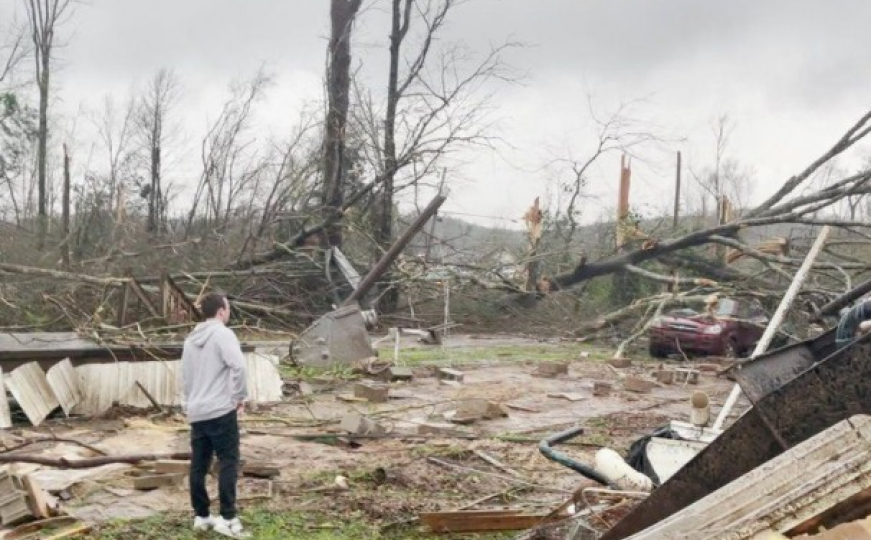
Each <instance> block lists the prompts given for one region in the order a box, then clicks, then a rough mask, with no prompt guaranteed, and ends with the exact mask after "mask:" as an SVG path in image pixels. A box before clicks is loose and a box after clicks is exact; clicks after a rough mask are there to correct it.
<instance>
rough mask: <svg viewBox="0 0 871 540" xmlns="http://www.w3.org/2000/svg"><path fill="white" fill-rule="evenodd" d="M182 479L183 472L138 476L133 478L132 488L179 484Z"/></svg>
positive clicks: (147, 488) (141, 488)
mask: <svg viewBox="0 0 871 540" xmlns="http://www.w3.org/2000/svg"><path fill="white" fill-rule="evenodd" d="M183 481H184V474H181V473H169V474H153V475H147V476H140V477H137V478H134V479H133V488H134V489H139V490H149V489H157V488H161V487H169V486H180V485H181V484H182V482H183Z"/></svg>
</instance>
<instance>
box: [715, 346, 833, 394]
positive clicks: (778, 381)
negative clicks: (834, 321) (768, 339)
mask: <svg viewBox="0 0 871 540" xmlns="http://www.w3.org/2000/svg"><path fill="white" fill-rule="evenodd" d="M833 352H835V329H832V330H829V331H828V332H826V333H825V334H822V335H821V336H819V337H817V338H814V339H812V340H807V341H803V342H801V343H795V344H793V345H788V346H786V347H783V348H781V349H777V350H774V351H771V352H769V353H767V354H764V355H762V356H759V357H758V358H755V359H753V360H747V361H745V362H741V363H739V364H737V365H735V366H734V367H732V368H731V369H730V370H729V373H730V374H731V375H733V376H734V377H735V380H736V381H737V382H738V384H740V385H741V390H742V391H743V392H744V395H745V396H747V397H748V398H749V399H750V401H751V402H752V403H756V402H757V401H759V400H760V399H762V398H763V397H765V396H766V395H768V394H770V393H771V392H773V391H774V390H777V389H778V388H780V387H781V386H783V385H784V384H786V383H788V382H789V381H791V380H793V379H794V378H796V377H797V376H798V375H800V374H801V373H802V372H804V371H805V370H806V369H808V368H809V367H811V366H812V365H814V364H815V363H817V362H819V361H820V360H822V359H823V358H826V357H828V356H829V355H830V354H832V353H833Z"/></svg>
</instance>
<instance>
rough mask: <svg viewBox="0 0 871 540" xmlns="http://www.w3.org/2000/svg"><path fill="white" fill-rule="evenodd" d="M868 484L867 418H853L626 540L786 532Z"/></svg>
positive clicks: (870, 426)
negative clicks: (771, 531)
mask: <svg viewBox="0 0 871 540" xmlns="http://www.w3.org/2000/svg"><path fill="white" fill-rule="evenodd" d="M721 436H725V435H721ZM869 485H871V417H869V416H866V415H856V416H853V417H852V418H850V419H848V420H843V421H841V422H839V423H837V424H835V425H834V426H832V427H830V428H829V429H827V430H825V431H823V432H821V433H819V434H817V435H815V436H814V437H812V438H810V439H808V440H806V441H805V442H803V443H801V444H799V445H798V446H794V447H792V448H790V449H789V450H787V451H786V452H784V453H782V454H780V455H779V456H777V457H775V458H774V459H772V460H770V461H768V462H766V463H764V464H762V465H760V466H759V467H757V468H755V469H753V470H751V471H750V472H748V473H746V474H744V475H743V476H740V477H738V478H737V479H735V480H733V481H732V482H730V483H729V484H726V485H725V486H723V487H722V488H720V489H719V490H717V491H714V492H713V493H711V494H709V495H707V496H706V497H704V498H702V499H699V500H698V501H696V502H695V503H693V504H692V505H690V506H687V507H686V508H684V509H682V510H680V511H679V512H677V513H675V514H673V515H671V516H670V517H668V518H666V519H664V520H662V521H660V522H658V523H655V524H654V525H652V526H650V527H649V528H647V529H645V530H643V531H641V532H638V533H637V534H634V535H632V536H630V537H629V538H627V539H626V540H662V539H678V538H681V539H682V538H692V539H693V540H750V539H752V538H758V537H757V536H755V535H756V534H757V533H760V532H761V531H764V530H768V529H770V530H773V531H776V532H779V533H784V534H785V533H787V532H790V531H792V530H793V529H794V528H795V527H797V526H799V525H801V524H807V523H813V521H812V520H813V519H814V518H816V517H818V516H823V515H826V514H827V513H828V512H829V511H830V510H831V509H833V508H836V507H846V508H844V510H849V508H850V505H845V504H842V503H844V501H852V500H856V499H857V498H859V497H861V494H863V493H866V492H867V490H868V486H869ZM858 500H859V501H861V500H862V499H858ZM860 505H861V503H860V502H856V503H854V506H856V507H860ZM836 515H837V514H836ZM862 515H864V514H862ZM792 534H793V533H791V532H790V535H792ZM846 537H847V536H845V538H846Z"/></svg>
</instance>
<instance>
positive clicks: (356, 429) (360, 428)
mask: <svg viewBox="0 0 871 540" xmlns="http://www.w3.org/2000/svg"><path fill="white" fill-rule="evenodd" d="M339 429H341V430H342V431H346V432H348V433H350V434H352V435H381V434H384V433H386V432H387V430H386V429H384V426H382V425H380V424H379V423H378V422H375V421H374V420H372V419H370V418H366V417H365V416H363V415H360V414H348V415H346V416H345V417H344V418H342V423H341V424H340V425H339Z"/></svg>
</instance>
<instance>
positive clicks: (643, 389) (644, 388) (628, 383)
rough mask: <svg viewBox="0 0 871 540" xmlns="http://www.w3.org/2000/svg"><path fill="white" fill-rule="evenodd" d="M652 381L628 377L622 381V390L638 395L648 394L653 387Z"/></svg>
mask: <svg viewBox="0 0 871 540" xmlns="http://www.w3.org/2000/svg"><path fill="white" fill-rule="evenodd" d="M654 386H655V385H654V383H653V381H647V380H644V379H639V378H638V377H628V378H627V379H626V380H624V381H623V389H624V390H628V391H630V392H636V393H639V394H649V393H650V391H651V390H653V387H654Z"/></svg>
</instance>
